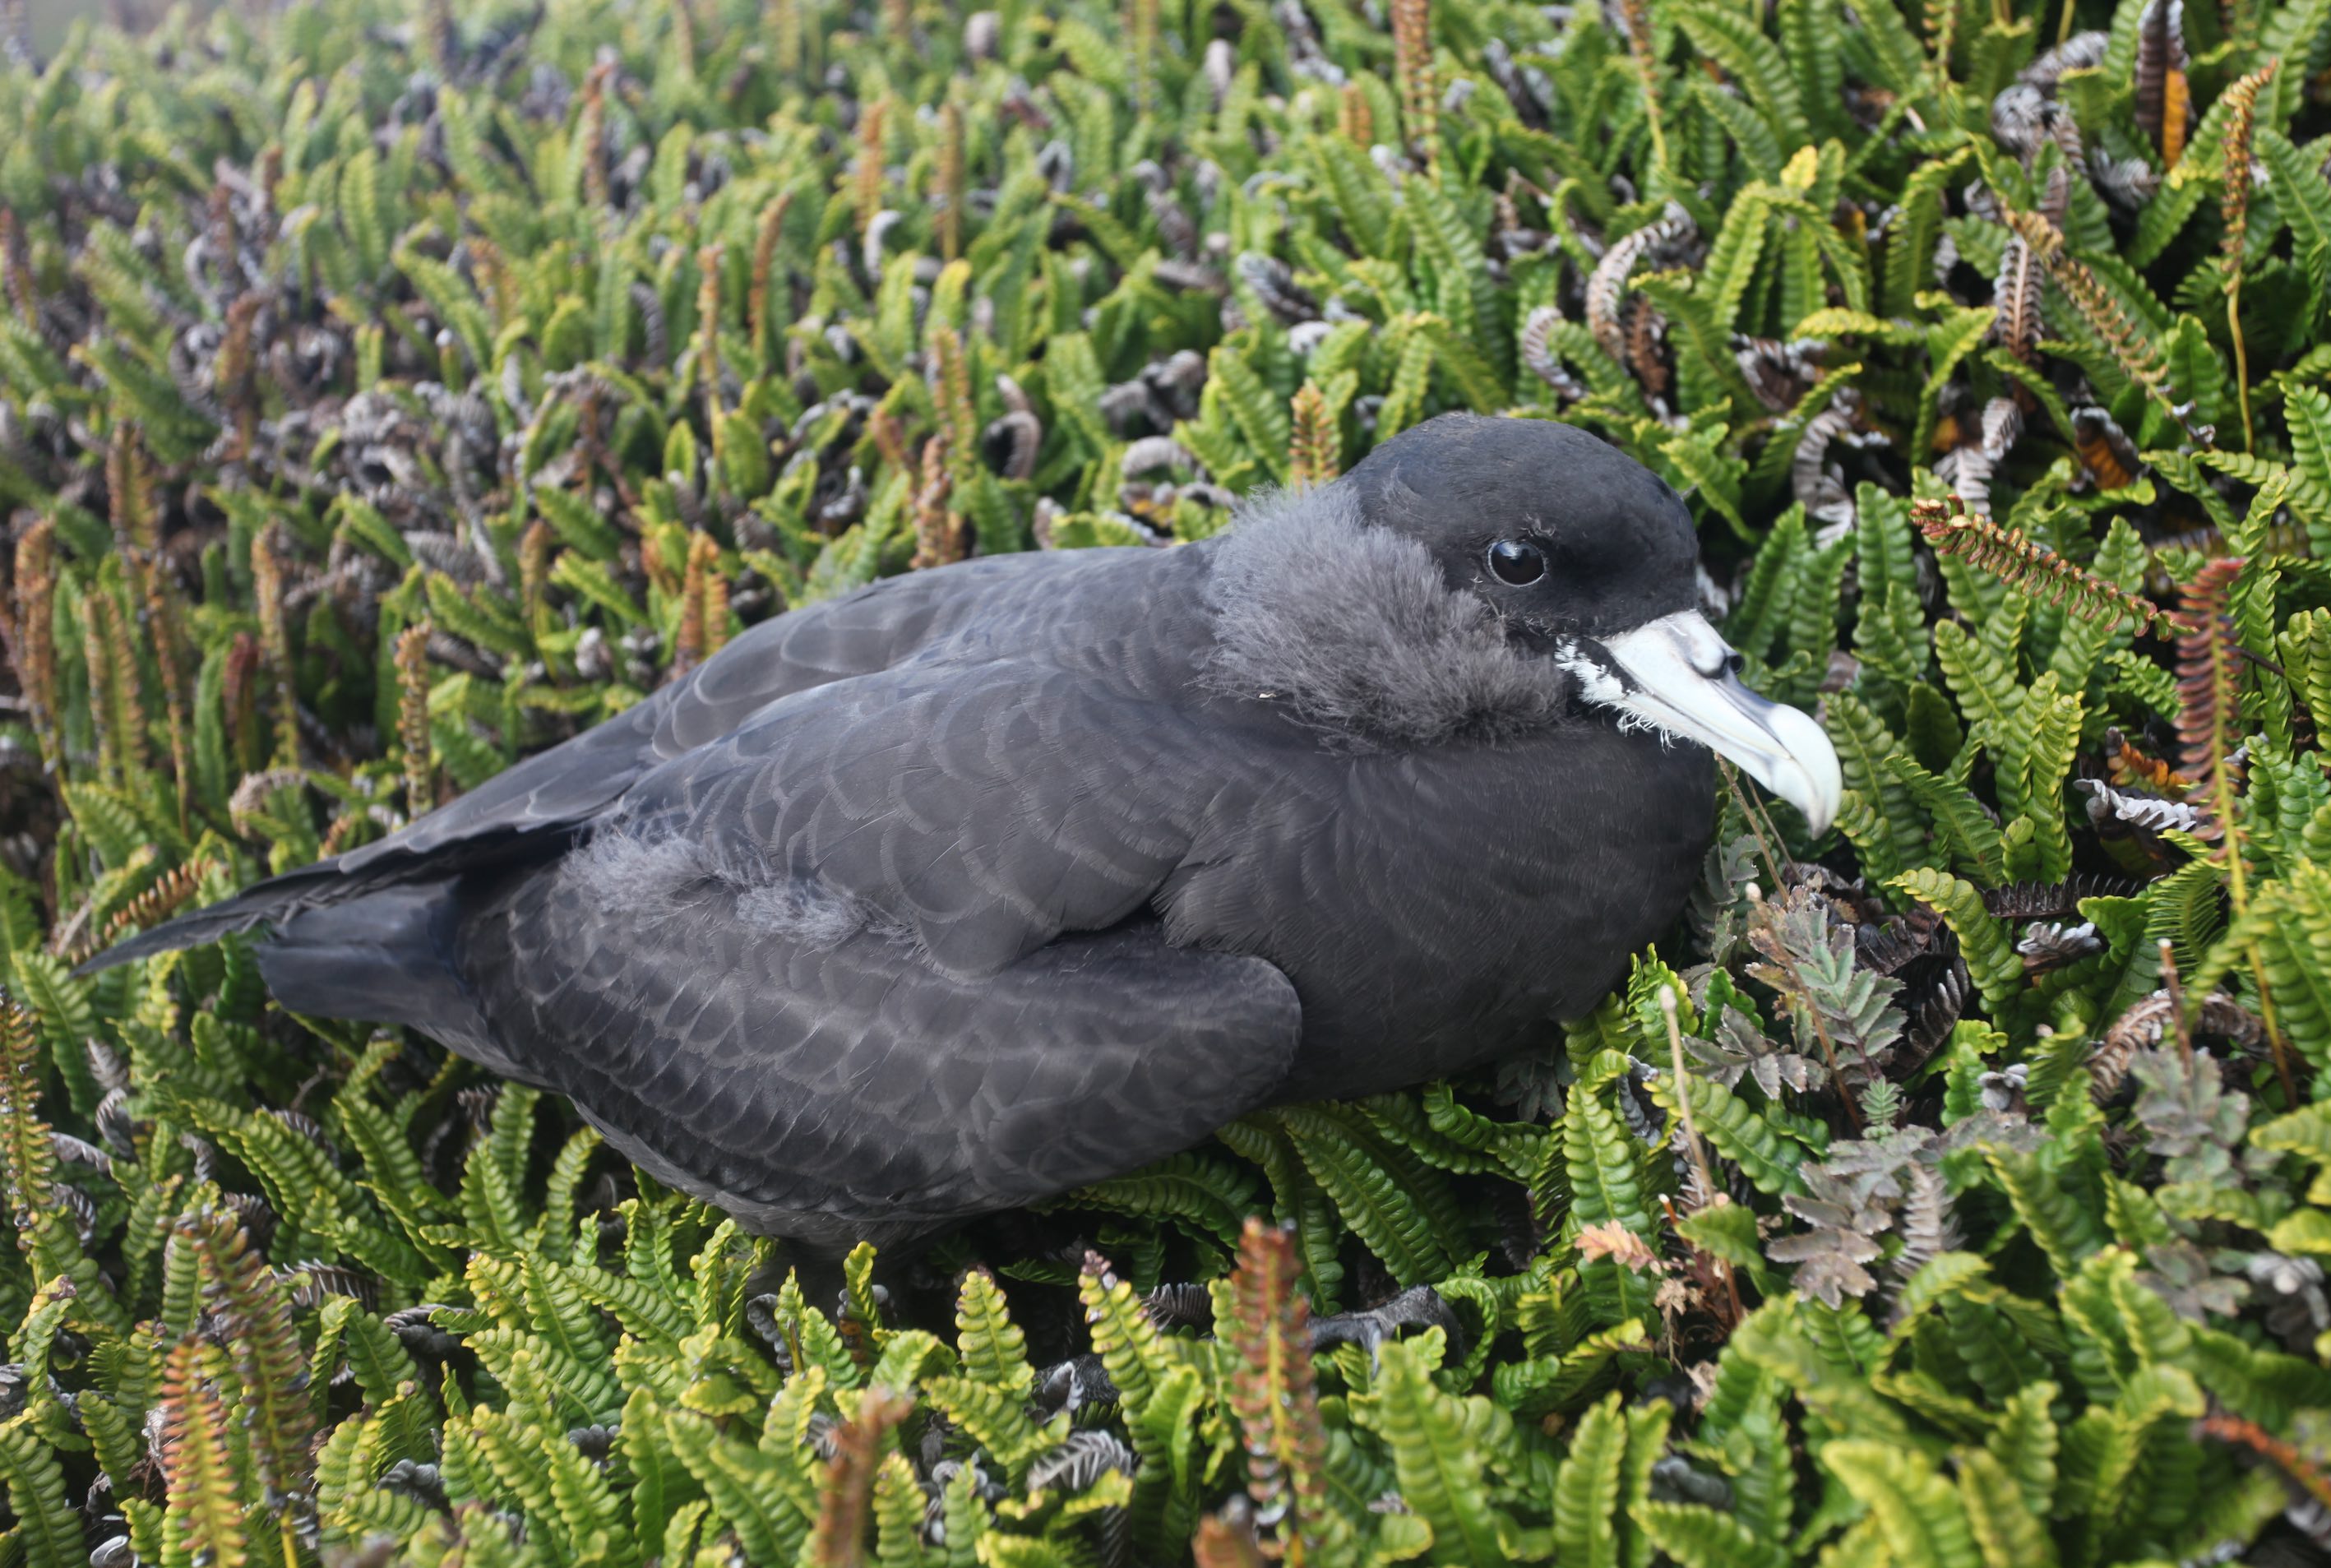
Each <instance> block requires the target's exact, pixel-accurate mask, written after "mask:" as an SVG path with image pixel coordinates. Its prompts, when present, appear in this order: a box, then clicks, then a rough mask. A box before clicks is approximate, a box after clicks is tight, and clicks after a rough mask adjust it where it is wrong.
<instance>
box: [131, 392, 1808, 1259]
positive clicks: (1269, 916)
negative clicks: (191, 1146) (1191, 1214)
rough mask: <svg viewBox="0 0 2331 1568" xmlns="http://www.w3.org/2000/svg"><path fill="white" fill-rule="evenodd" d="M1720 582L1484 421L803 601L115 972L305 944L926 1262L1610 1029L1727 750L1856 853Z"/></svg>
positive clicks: (328, 1010)
mask: <svg viewBox="0 0 2331 1568" xmlns="http://www.w3.org/2000/svg"><path fill="white" fill-rule="evenodd" d="M1697 560H1698V545H1697V540H1696V538H1695V536H1694V533H1693V528H1692V523H1691V519H1690V517H1689V514H1688V513H1687V512H1686V511H1685V509H1684V507H1683V505H1682V503H1681V502H1680V501H1679V500H1678V499H1677V498H1676V496H1675V494H1674V492H1673V491H1671V490H1670V489H1669V488H1668V487H1667V486H1666V485H1665V484H1663V483H1662V482H1661V481H1660V480H1659V479H1657V478H1656V477H1655V476H1653V475H1652V474H1651V472H1650V471H1649V470H1645V469H1644V468H1642V467H1641V466H1640V465H1639V464H1637V463H1635V462H1634V461H1632V460H1630V459H1628V458H1626V457H1625V456H1623V455H1622V454H1621V453H1619V452H1618V451H1615V450H1613V449H1612V448H1611V447H1609V446H1606V445H1605V444H1603V442H1600V441H1597V440H1596V439H1594V437H1592V436H1590V435H1587V434H1585V433H1584V432H1579V431H1576V430H1574V429H1570V428H1568V427H1565V426H1563V425H1558V424H1551V423H1541V422H1537V421H1526V420H1503V419H1484V418H1478V417H1473V416H1470V415H1463V416H1460V415H1450V416H1446V417H1443V418H1441V419H1436V420H1433V421H1432V422H1431V423H1426V424H1424V425H1422V426H1419V427H1417V428H1415V429H1413V430H1410V431H1408V432H1404V433H1403V434H1401V435H1399V436H1397V437H1395V438H1394V439H1393V440H1391V441H1389V442H1385V443H1384V445H1383V446H1381V447H1379V448H1377V449H1376V450H1375V451H1373V452H1371V453H1370V454H1369V455H1368V456H1367V458H1366V459H1365V461H1362V462H1360V463H1359V464H1358V465H1357V466H1356V467H1355V468H1354V469H1353V470H1352V471H1351V473H1350V474H1349V475H1347V476H1346V477H1345V478H1344V479H1343V480H1339V481H1337V482H1336V483H1334V484H1331V485H1328V486H1326V487H1324V488H1321V489H1316V490H1310V491H1306V492H1300V493H1295V494H1289V495H1282V496H1279V497H1277V498H1275V499H1266V500H1263V501H1261V503H1260V504H1258V505H1256V506H1254V507H1253V508H1251V510H1250V512H1249V513H1248V515H1246V516H1245V517H1244V518H1242V520H1241V521H1240V522H1239V524H1238V525H1237V526H1236V527H1234V528H1233V529H1232V530H1231V531H1230V532H1228V533H1226V534H1225V535H1223V536H1222V537H1217V538H1214V539H1210V540H1207V541H1205V542H1204V543H1202V544H1197V545H1193V546H1186V547H1184V548H1180V549H1173V550H1143V549H1114V550H1089V551H1074V552H1061V553H1057V554H1052V553H1047V554H1038V555H1020V556H996V557H991V558H983V559H979V560H975V561H971V562H968V563H966V564H965V565H958V566H953V567H948V568H947V569H945V570H940V571H930V572H919V573H915V574H912V575H908V576H905V577H900V578H896V579H892V580H890V581H887V582H882V583H878V584H874V585H873V586H871V587H869V588H867V589H864V590H862V591H861V592H859V593H857V594H852V595H850V596H849V597H847V598H842V599H837V600H833V601H831V602H829V603H822V604H817V605H813V606H811V607H809V608H806V609H801V610H795V611H793V612H790V613H786V614H785V615H782V616H780V617H778V618H777V619H775V620H774V621H772V622H767V623H766V624H764V625H761V626H758V627H756V628H755V629H754V630H753V631H751V632H747V634H745V635H744V636H742V637H740V638H738V639H737V641H735V642H734V643H732V644H731V645H730V646H729V647H728V649H726V650H725V651H722V652H721V653H720V654H719V656H718V657H717V658H715V659H713V660H710V661H709V662H708V663H707V664H705V665H704V666H703V667H702V668H701V669H700V670H697V671H696V672H695V673H694V674H692V675H691V676H690V677H688V678H687V679H682V680H679V681H675V682H673V683H672V684H671V686H669V687H667V688H665V689H663V690H661V691H660V692H658V693H657V694H656V695H655V696H654V697H652V698H649V699H647V700H646V701H643V702H642V703H641V704H639V705H638V706H637V707H636V708H633V709H631V710H630V711H628V712H626V713H624V714H623V715H622V716H620V717H616V718H614V719H612V720H610V721H608V722H607V723H605V724H604V725H601V726H600V727H598V728H596V729H594V730H592V731H591V732H589V733H588V734H585V735H584V736H578V737H577V738H576V739H575V740H573V741H570V742H568V743H567V744H566V745H564V746H559V747H557V748H556V749H554V750H551V751H548V752H546V753H543V754H542V755H538V756H536V757H533V758H531V759H530V760H528V761H527V762H524V763H522V764H520V765H518V766H516V767H513V768H511V769H510V770H509V771H508V772H506V773H504V774H500V775H499V776H498V777H497V778H495V779H493V780H492V781H491V782H490V783H489V784H485V785H484V786H483V787H481V788H480V789H477V790H474V791H472V792H471V794H468V795H466V796H464V797H463V798H461V800H460V801H457V802H455V803H452V805H449V806H447V807H445V808H443V809H442V810H440V811H437V812H434V813H431V814H430V815H428V816H426V817H424V818H423V819H422V820H420V821H419V822H415V823H414V824H413V825H412V826H410V827H408V828H406V829H404V831H402V832H398V833H396V834H395V835H394V836H393V837H390V838H388V839H385V840H384V841H381V842H379V843H376V844H372V845H367V846H366V847H365V848H363V849H360V850H357V851H353V852H351V853H348V854H346V855H342V856H339V857H338V859H336V860H326V861H323V862H321V863H319V864H317V865H314V866H310V867H307V868H305V869H303V870H296V871H292V872H290V873H288V874H286V875H284V876H281V877H277V878H274V879H271V880H269V881H266V882H262V883H260V884H258V885H256V886H254V887H252V888H251V889H248V890H246V891H244V892H243V893H241V894H238V895H237V896H235V897H234V898H230V899H227V900H225V901H224V902H223V903H220V904H217V905H214V906H213V907H212V908H208V909H205V910H202V911H199V912H197V913H195V914H192V915H189V916H186V917H182V918H180V919H177V920H175V921H172V922H171V923H169V924H168V925H166V926H163V927H159V928H157V929H156V930H154V931H151V932H148V933H147V934H145V935H143V936H138V937H135V938H133V939H132V940H130V941H128V942H126V943H124V944H123V945H121V946H119V947H116V948H115V949H113V950H112V951H111V952H110V953H109V954H107V955H103V956H102V957H100V959H99V960H98V961H97V963H98V964H99V965H109V964H116V963H119V962H122V961H123V960H126V959H129V958H135V957H142V956H145V955H151V954H154V953H157V952H160V951H163V950H165V949H168V948H174V947H182V946H189V945H191V944H194V943H198V942H203V941H207V940H212V939H214V938H216V937H217V936H220V935H222V934H224V933H225V932H229V931H240V930H248V929H251V928H252V927H260V926H265V927H268V928H269V935H268V936H267V937H266V938H265V940H263V941H262V944H261V945H260V946H259V949H258V953H259V958H260V963H261V966H262V972H263V974H264V975H265V977H266V980H267V983H268V985H269V986H270V988H271V990H272V991H273V993H275V995H276V997H277V998H278V999H279V1000H280V1001H281V1003H283V1005H285V1006H286V1007H289V1008H291V1009H293V1010H294V1011H297V1012H308V1013H313V1014H318V1015H323V1016H330V1017H339V1018H357V1019H366V1020H371V1021H376V1022H398V1023H404V1024H409V1025H412V1026H413V1027H414V1028H417V1029H420V1030H422V1031H425V1032H427V1033H429V1034H431V1035H433V1036H434V1037H435V1038H436V1039H438V1040H440V1041H443V1042H444V1043H445V1044H446V1045H448V1046H450V1047H451V1048H452V1049H453V1050H456V1051H459V1052H460V1053H461V1054H462V1055H464V1056H467V1057H469V1058H471V1060H475V1061H477V1062H480V1063H482V1064H483V1065H484V1066H486V1067H488V1068H490V1069H492V1070H494V1071H495V1072H498V1073H500V1074H503V1075H505V1076H507V1077H509V1078H512V1079H519V1080H520V1081H522V1082H525V1083H529V1084H534V1085H538V1086H539V1087H541V1088H548V1089H554V1090H557V1091H558V1092H559V1093H562V1094H566V1095H568V1096H570V1097H572V1098H573V1099H574V1101H575V1102H576V1106H577V1107H580V1109H581V1110H582V1112H583V1114H584V1115H585V1117H588V1118H589V1119H590V1120H591V1121H592V1122H593V1123H594V1124H595V1126H598V1127H599V1128H600V1129H601V1130H602V1131H603V1132H604V1134H605V1135H606V1136H607V1139H608V1141H609V1142H611V1143H612V1144H614V1145H615V1146H616V1147H617V1148H619V1149H621V1150H622V1151H623V1153H625V1154H626V1155H630V1156H631V1157H632V1158H633V1160H635V1161H637V1162H638V1163H639V1164H640V1165H641V1166H642V1168H644V1169H645V1170H647V1171H648V1172H649V1173H651V1174H653V1175H654V1176H656V1177H657V1178H658V1179H659V1180H661V1181H663V1182H666V1183H670V1184H671V1185H673V1186H676V1187H678V1188H680V1189H682V1190H684V1191H687V1192H690V1193H696V1194H699V1195H700V1196H702V1197H704V1198H706V1199H708V1200H709V1201H710V1202H713V1203H716V1204H718V1206H719V1207H721V1208H723V1209H725V1210H728V1212H731V1213H734V1214H736V1215H737V1216H738V1217H739V1218H740V1219H741V1220H742V1221H745V1222H746V1223H747V1224H748V1225H750V1226H752V1227H753V1228H755V1229H756V1230H759V1231H766V1232H770V1233H774V1234H777V1235H782V1236H787V1237H791V1238H794V1239H796V1240H801V1241H804V1242H807V1243H810V1244H811V1245H813V1246H815V1247H828V1246H835V1245H842V1244H846V1243H848V1242H850V1241H852V1240H855V1239H857V1238H861V1237H864V1238H868V1239H871V1240H877V1241H895V1240H903V1239H907V1238H910V1237H915V1236H918V1235H922V1234H926V1233H928V1232H931V1231H937V1230H941V1229H944V1228H946V1227H947V1226H948V1225H950V1224H952V1223H955V1222H956V1221H961V1220H964V1219H966V1218H969V1217H971V1216H973V1215H976V1214H980V1213H984V1212H991V1211H994V1210H999V1209H1004V1208H1009V1207H1013V1206H1017V1205H1020V1204H1023V1203H1026V1202H1032V1201H1035V1200H1039V1199H1042V1198H1044V1197H1046V1196H1049V1195H1051V1194H1053V1193H1060V1192H1061V1191H1063V1190H1065V1189H1068V1188H1070V1187H1073V1186H1076V1185H1079V1184H1080V1183H1086V1182H1090V1181H1093V1180H1096V1179H1099V1178H1101V1177H1105V1176H1109V1175H1113V1174H1121V1173H1123V1172H1125V1171H1127V1170H1130V1169H1132V1168H1133V1167H1135V1166H1137V1165H1140V1164H1144V1163H1146V1162H1147V1161H1150V1160H1152V1159H1156V1158H1157V1157H1160V1156H1162V1155H1166V1154H1169V1153H1172V1152H1174V1151H1175V1150H1178V1149H1182V1148H1185V1147H1187V1146H1188V1145H1192V1144H1194V1143H1196V1142H1198V1141H1199V1140H1201V1139H1203V1138H1204V1137H1205V1136H1207V1135H1208V1134H1209V1133H1210V1132H1212V1131H1213V1128H1215V1127H1216V1126H1220V1125H1221V1124H1222V1123H1223V1122H1225V1121H1228V1120H1230V1119H1232V1118H1233V1117H1237V1116H1239V1115H1241V1114H1242V1113H1243V1112H1246V1111H1248V1110H1251V1109H1252V1108H1254V1107H1258V1106H1261V1105H1265V1104H1270V1103H1273V1102H1284V1101H1289V1100H1299V1099H1304V1098H1319V1097H1325V1096H1331V1095H1332V1096H1349V1095H1363V1094H1369V1093H1374V1092H1377V1091H1381V1090H1384V1089H1389V1088H1396V1087H1400V1086H1403V1085H1407V1084H1413V1083H1416V1082H1419V1081H1421V1080H1423V1079H1431V1078H1434V1077H1438V1076H1440V1075H1442V1074H1445V1073H1449V1072H1453V1071H1456V1070H1458V1069H1463V1068H1466V1067H1469V1066H1471V1065H1473V1064H1475V1063H1478V1062H1480V1061H1483V1060H1487V1059H1489V1058H1492V1057H1495V1056H1497V1055H1498V1054H1499V1053H1500V1052H1503V1051H1506V1050H1509V1049H1510V1048H1512V1047H1513V1046H1514V1045H1515V1044H1516V1043H1517V1042H1518V1041H1520V1040H1521V1039H1522V1038H1523V1037H1524V1036H1525V1034H1526V1033H1527V1031H1531V1030H1532V1029H1534V1028H1537V1027H1538V1026H1541V1025H1543V1024H1544V1023H1546V1022H1547V1021H1550V1020H1555V1019H1560V1018H1565V1017H1574V1016H1576V1015H1578V1014H1580V1013H1582V1012H1585V1011H1587V1010H1589V1009H1591V1008H1592V1007H1594V1004H1595V1003H1596V1002H1597V1001H1598V1000H1599V999H1600V998H1601V997H1602V996H1603V993H1605V992H1606V991H1607V990H1608V989H1609V988H1610V987H1611V985H1612V984H1614V983H1615V982H1616V981H1617V980H1618V979H1619V978H1620V977H1621V976H1622V974H1623V973H1624V970H1625V966H1626V964H1627V960H1628V955H1630V954H1632V952H1634V951H1635V950H1636V949H1638V948H1639V947H1640V946H1641V945H1642V944H1643V943H1644V942H1646V941H1647V940H1649V939H1651V938H1652V937H1654V936H1657V935H1658V934H1659V933H1660V931H1661V930H1662V929H1664V928H1665V927H1667V925H1668V924H1669V923H1670V921H1671V920H1672V919H1673V918H1674V917H1675V916H1676V914H1677V913H1678V911H1679V909H1680V908H1681V907H1682V904H1683V901H1684V898H1685V895H1686V892H1687V890H1688V889H1689V887H1690V885H1691V883H1692V880H1693V879H1694V877H1695V875H1696V874H1697V872H1698V867H1699V864H1700V857H1701V854H1702V851H1703V850H1704V848H1705V846H1706V843H1707V841H1708V836H1709V833H1710V831H1711V826H1712V822H1713V810H1712V804H1713V796H1714V790H1715V767H1714V763H1713V760H1712V759H1711V757H1710V756H1709V755H1708V754H1709V749H1710V748H1712V749H1713V750H1715V751H1717V752H1720V753H1722V754H1723V755H1726V756H1727V757H1730V758H1731V759H1732V760H1733V761H1735V762H1736V763H1737V764H1738V765H1740V766H1741V767H1743V768H1744V769H1746V771H1747V772H1748V773H1750V774H1753V775H1755V777H1756V778H1757V779H1759V780H1760V781H1762V782H1763V783H1764V784H1765V785H1766V786H1768V787H1769V788H1771V789H1772V790H1773V791H1774V793H1775V794H1779V795H1780V796H1782V797H1783V798H1784V799H1785V800H1787V801H1790V802H1791V803H1793V804H1795V805H1796V806H1797V807H1798V808H1799V809H1800V810H1801V811H1802V812H1803V813H1804V814H1805V816H1806V817H1807V818H1808V819H1809V820H1810V821H1811V822H1812V825H1813V826H1814V828H1815V829H1816V831H1818V830H1820V829H1822V828H1823V827H1825V826H1826V825H1827V823H1828V822H1829V820H1830V818H1831V815H1832V813H1834V811H1835V809H1836V807H1837V803H1838V794H1839V774H1838V765H1837V758H1836V755H1835V753H1834V752H1833V751H1832V750H1831V747H1830V745H1829V742H1828V740H1827V739H1826V738H1825V737H1824V736H1823V735H1822V731H1821V728H1820V727H1819V726H1817V725H1816V724H1815V723H1814V722H1813V721H1812V719H1811V718H1809V717H1806V716H1805V715H1804V714H1803V713H1800V712H1798V711H1797V710H1795V709H1793V708H1784V707H1780V706H1776V705H1774V704H1773V703H1770V702H1767V701H1765V700H1764V699H1763V698H1759V697H1756V696H1755V695H1754V694H1753V693H1751V692H1749V691H1748V690H1747V689H1745V688H1744V687H1743V686H1742V685H1741V684H1740V683H1739V681H1738V679H1736V670H1737V669H1738V668H1739V663H1740V660H1739V657H1738V655H1736V653H1734V652H1733V651H1732V650H1731V649H1730V648H1728V647H1727V645H1726V644H1725V642H1724V641H1723V639H1722V638H1721V637H1720V636H1719V635H1717V632H1716V631H1715V629H1714V628H1713V627H1711V626H1710V625H1709V624H1708V622H1706V621H1705V620H1704V619H1703V618H1702V617H1701V616H1700V614H1699V613H1698V611H1697V610H1696V609H1694V607H1693V605H1694V603H1695V587H1694V584H1695V567H1696V564H1697Z"/></svg>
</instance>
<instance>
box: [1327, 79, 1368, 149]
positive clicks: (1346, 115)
mask: <svg viewBox="0 0 2331 1568" xmlns="http://www.w3.org/2000/svg"><path fill="white" fill-rule="evenodd" d="M1336 130H1337V134H1338V135H1340V136H1342V137H1343V138H1345V139H1346V140H1348V141H1354V142H1357V143H1358V144H1359V145H1360V146H1362V147H1373V146H1374V145H1375V139H1376V111H1375V105H1373V104H1371V103H1370V102H1369V101H1368V95H1367V93H1366V92H1365V90H1363V89H1362V88H1361V87H1360V85H1359V83H1357V82H1356V81H1347V82H1346V83H1345V84H1344V90H1343V93H1342V94H1341V96H1339V97H1338V98H1337V100H1336Z"/></svg>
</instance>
